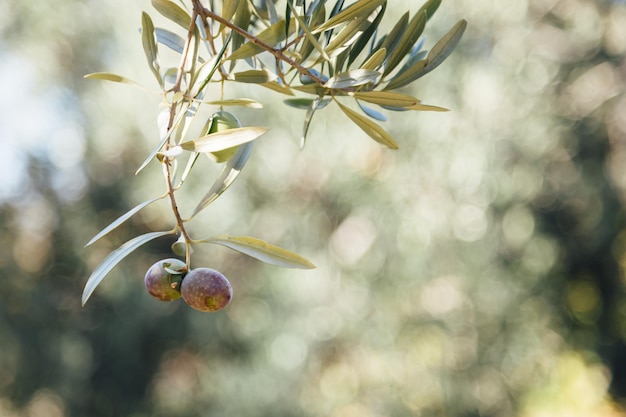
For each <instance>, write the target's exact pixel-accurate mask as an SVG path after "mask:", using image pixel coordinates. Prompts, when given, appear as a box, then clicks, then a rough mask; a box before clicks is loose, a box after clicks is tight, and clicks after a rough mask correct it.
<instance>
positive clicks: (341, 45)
mask: <svg viewBox="0 0 626 417" xmlns="http://www.w3.org/2000/svg"><path fill="white" fill-rule="evenodd" d="M369 24H370V23H369V22H368V21H367V19H366V18H365V17H359V18H357V19H354V20H352V21H351V22H350V23H348V24H347V25H346V26H345V27H344V28H343V29H341V30H340V31H339V33H337V35H335V37H334V38H332V40H331V41H330V43H329V44H328V45H327V46H326V52H327V53H328V54H329V56H330V57H331V58H333V57H336V56H337V55H339V54H341V53H342V52H344V51H345V50H346V49H347V48H349V47H350V45H352V44H353V43H354V42H356V40H357V39H359V37H360V36H361V35H362V34H363V31H364V30H365V29H366V28H367V27H368V26H369Z"/></svg>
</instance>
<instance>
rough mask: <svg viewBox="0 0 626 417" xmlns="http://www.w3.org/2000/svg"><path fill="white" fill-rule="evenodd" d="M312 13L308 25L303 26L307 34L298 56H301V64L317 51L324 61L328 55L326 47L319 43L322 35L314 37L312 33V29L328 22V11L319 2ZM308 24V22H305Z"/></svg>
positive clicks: (321, 2)
mask: <svg viewBox="0 0 626 417" xmlns="http://www.w3.org/2000/svg"><path fill="white" fill-rule="evenodd" d="M310 13H311V17H310V18H309V19H308V24H306V25H305V26H302V29H303V30H304V32H305V38H304V42H302V46H301V47H300V50H299V51H298V55H299V56H300V59H299V62H304V61H305V60H306V59H307V58H308V57H309V56H310V55H311V53H312V52H313V50H314V49H316V50H317V51H318V52H319V53H320V56H322V57H323V58H324V59H326V58H325V57H326V56H327V55H326V51H324V47H323V46H322V45H321V44H320V42H319V37H320V34H317V35H314V34H313V33H312V32H311V28H312V27H315V26H317V25H320V24H321V23H322V22H324V21H325V20H326V9H325V8H324V2H323V1H319V2H317V3H316V6H315V7H314V8H313V10H312V12H310ZM305 23H306V22H305Z"/></svg>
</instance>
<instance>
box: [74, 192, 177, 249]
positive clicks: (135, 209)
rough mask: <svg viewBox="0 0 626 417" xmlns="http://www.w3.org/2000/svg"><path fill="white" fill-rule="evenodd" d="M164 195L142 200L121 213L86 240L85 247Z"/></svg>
mask: <svg viewBox="0 0 626 417" xmlns="http://www.w3.org/2000/svg"><path fill="white" fill-rule="evenodd" d="M164 197H165V195H162V196H161V197H157V198H153V199H152V200H148V201H144V202H143V203H141V204H138V205H137V206H135V207H133V208H132V209H130V210H128V211H127V212H126V213H124V214H122V215H121V216H120V217H118V218H117V219H115V220H114V221H113V222H111V224H109V225H108V226H107V227H105V228H104V229H102V230H101V231H100V233H98V234H97V235H95V236H94V237H93V238H92V239H91V240H90V241H89V242H87V244H86V245H85V247H87V246H89V245H92V244H94V243H96V242H97V241H98V240H100V239H101V238H103V237H104V236H106V235H107V234H109V233H110V232H111V231H112V230H114V229H115V228H117V227H118V226H120V225H121V224H122V223H124V222H125V221H126V220H128V219H130V218H131V217H132V216H133V215H135V213H137V212H138V211H139V210H141V209H142V208H144V207H146V206H148V205H150V204H152V203H154V202H155V201H159V200H161V199H163V198H164Z"/></svg>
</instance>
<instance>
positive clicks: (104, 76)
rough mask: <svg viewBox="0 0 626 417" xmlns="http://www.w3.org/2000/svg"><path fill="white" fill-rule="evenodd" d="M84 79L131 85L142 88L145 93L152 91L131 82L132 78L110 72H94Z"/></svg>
mask: <svg viewBox="0 0 626 417" xmlns="http://www.w3.org/2000/svg"><path fill="white" fill-rule="evenodd" d="M83 78H86V79H88V80H104V81H111V82H114V83H122V84H129V85H132V86H135V87H138V88H141V89H142V90H144V91H150V90H148V89H147V88H146V87H144V86H142V85H141V84H139V83H137V82H135V81H133V80H131V79H130V78H126V77H124V76H121V75H117V74H112V73H110V72H93V73H91V74H87V75H84V76H83Z"/></svg>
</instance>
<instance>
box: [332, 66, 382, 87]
mask: <svg viewBox="0 0 626 417" xmlns="http://www.w3.org/2000/svg"><path fill="white" fill-rule="evenodd" d="M378 77H380V72H378V71H372V70H367V69H355V70H350V71H346V72H343V73H341V74H337V75H335V76H334V77H330V78H329V79H328V81H326V84H324V86H325V87H326V88H337V89H341V88H349V87H356V86H358V85H363V84H367V83H373V82H375V81H376V80H377V79H378Z"/></svg>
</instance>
